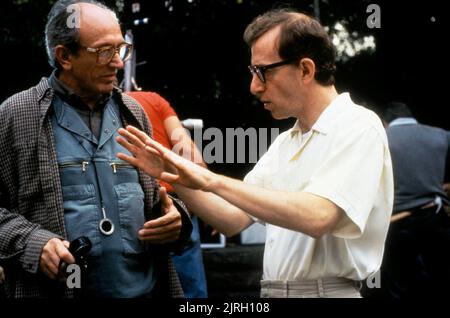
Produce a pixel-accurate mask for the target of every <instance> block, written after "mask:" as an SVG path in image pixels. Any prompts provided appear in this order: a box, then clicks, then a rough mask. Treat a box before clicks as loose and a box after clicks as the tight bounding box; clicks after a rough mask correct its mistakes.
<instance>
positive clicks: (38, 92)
mask: <svg viewBox="0 0 450 318" xmlns="http://www.w3.org/2000/svg"><path fill="white" fill-rule="evenodd" d="M49 88H50V87H49V86H48V83H47V79H46V78H42V79H41V81H40V82H39V84H38V85H36V86H33V87H30V88H29V89H27V90H24V91H21V92H19V93H16V94H14V95H12V96H10V97H8V98H7V99H6V100H5V101H3V103H2V104H1V105H0V118H1V120H0V122H2V123H5V121H6V120H7V119H8V118H12V117H21V116H30V115H31V114H32V113H33V112H34V111H36V112H38V111H39V101H40V100H41V99H42V98H43V97H44V95H45V94H46V92H47V90H48V89H49Z"/></svg>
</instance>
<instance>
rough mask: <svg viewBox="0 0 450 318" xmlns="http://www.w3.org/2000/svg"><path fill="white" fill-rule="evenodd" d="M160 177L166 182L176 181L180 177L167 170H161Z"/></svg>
mask: <svg viewBox="0 0 450 318" xmlns="http://www.w3.org/2000/svg"><path fill="white" fill-rule="evenodd" d="M160 178H161V180H163V181H164V182H167V183H177V181H178V180H179V179H180V176H179V175H176V174H172V173H169V172H163V173H161V177H160Z"/></svg>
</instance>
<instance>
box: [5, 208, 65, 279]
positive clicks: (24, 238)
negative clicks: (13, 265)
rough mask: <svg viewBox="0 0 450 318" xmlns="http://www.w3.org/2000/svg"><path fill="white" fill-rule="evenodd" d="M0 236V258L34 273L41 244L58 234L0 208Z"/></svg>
mask: <svg viewBox="0 0 450 318" xmlns="http://www.w3.org/2000/svg"><path fill="white" fill-rule="evenodd" d="M0 237H1V238H2V239H1V240H0V258H1V259H2V260H10V261H14V262H18V264H20V266H21V267H22V268H23V269H24V270H26V271H28V272H30V273H36V272H37V270H38V266H39V258H40V254H41V252H42V248H43V246H44V245H45V244H46V243H47V242H48V240H50V239H51V238H54V237H59V236H58V235H56V234H54V233H51V232H49V231H47V230H44V229H42V228H41V227H40V226H39V225H38V224H34V223H31V222H29V221H28V220H27V219H25V218H24V217H23V216H22V215H20V214H18V213H15V212H14V211H9V210H6V209H4V208H0Z"/></svg>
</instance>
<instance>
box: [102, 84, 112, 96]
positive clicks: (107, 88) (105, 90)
mask: <svg viewBox="0 0 450 318" xmlns="http://www.w3.org/2000/svg"><path fill="white" fill-rule="evenodd" d="M113 89H114V84H113V83H111V84H106V85H101V86H100V87H98V90H99V92H100V94H109V93H111V92H112V90H113Z"/></svg>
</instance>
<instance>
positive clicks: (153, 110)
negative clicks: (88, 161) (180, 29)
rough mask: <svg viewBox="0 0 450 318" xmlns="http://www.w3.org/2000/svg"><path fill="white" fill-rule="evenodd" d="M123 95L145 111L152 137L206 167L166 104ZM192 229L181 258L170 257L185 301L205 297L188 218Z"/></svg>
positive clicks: (148, 96) (151, 96) (149, 96)
mask: <svg viewBox="0 0 450 318" xmlns="http://www.w3.org/2000/svg"><path fill="white" fill-rule="evenodd" d="M126 94H127V95H129V96H131V97H133V98H134V99H136V100H137V101H138V102H139V104H141V106H142V108H143V109H144V110H145V112H146V114H147V116H148V118H149V119H150V122H151V124H152V130H153V138H154V139H155V140H156V141H158V142H159V143H160V144H162V145H163V146H164V147H166V148H168V149H172V150H174V148H175V147H177V149H180V150H181V149H182V155H183V157H185V158H189V159H190V160H192V161H195V162H196V163H198V164H199V165H201V166H203V167H206V164H205V162H204V161H203V159H202V156H201V154H200V151H199V150H198V149H197V147H196V146H195V144H194V142H193V141H192V139H191V138H190V136H189V135H188V134H187V132H186V131H185V129H184V128H183V125H182V124H181V122H180V120H179V119H178V116H177V114H176V112H175V110H174V109H173V108H172V107H171V106H170V104H169V102H168V101H167V100H165V99H164V98H163V97H161V96H160V95H159V94H157V93H154V92H148V91H146V92H142V91H139V92H127V93H126ZM160 184H161V186H163V187H165V188H166V189H167V192H169V193H171V194H172V195H173V194H174V190H173V187H172V186H171V185H170V184H168V183H166V182H164V181H160ZM192 223H193V230H192V234H191V238H190V241H189V242H188V244H187V245H186V247H185V248H184V250H183V252H182V254H181V255H172V259H173V261H174V263H175V268H176V270H177V272H178V275H179V277H180V281H181V285H182V287H183V291H184V294H185V297H186V298H206V297H207V296H208V293H207V285H206V276H205V270H204V266H203V258H202V252H201V246H200V233H199V225H198V219H197V217H196V216H195V215H193V216H192Z"/></svg>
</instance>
